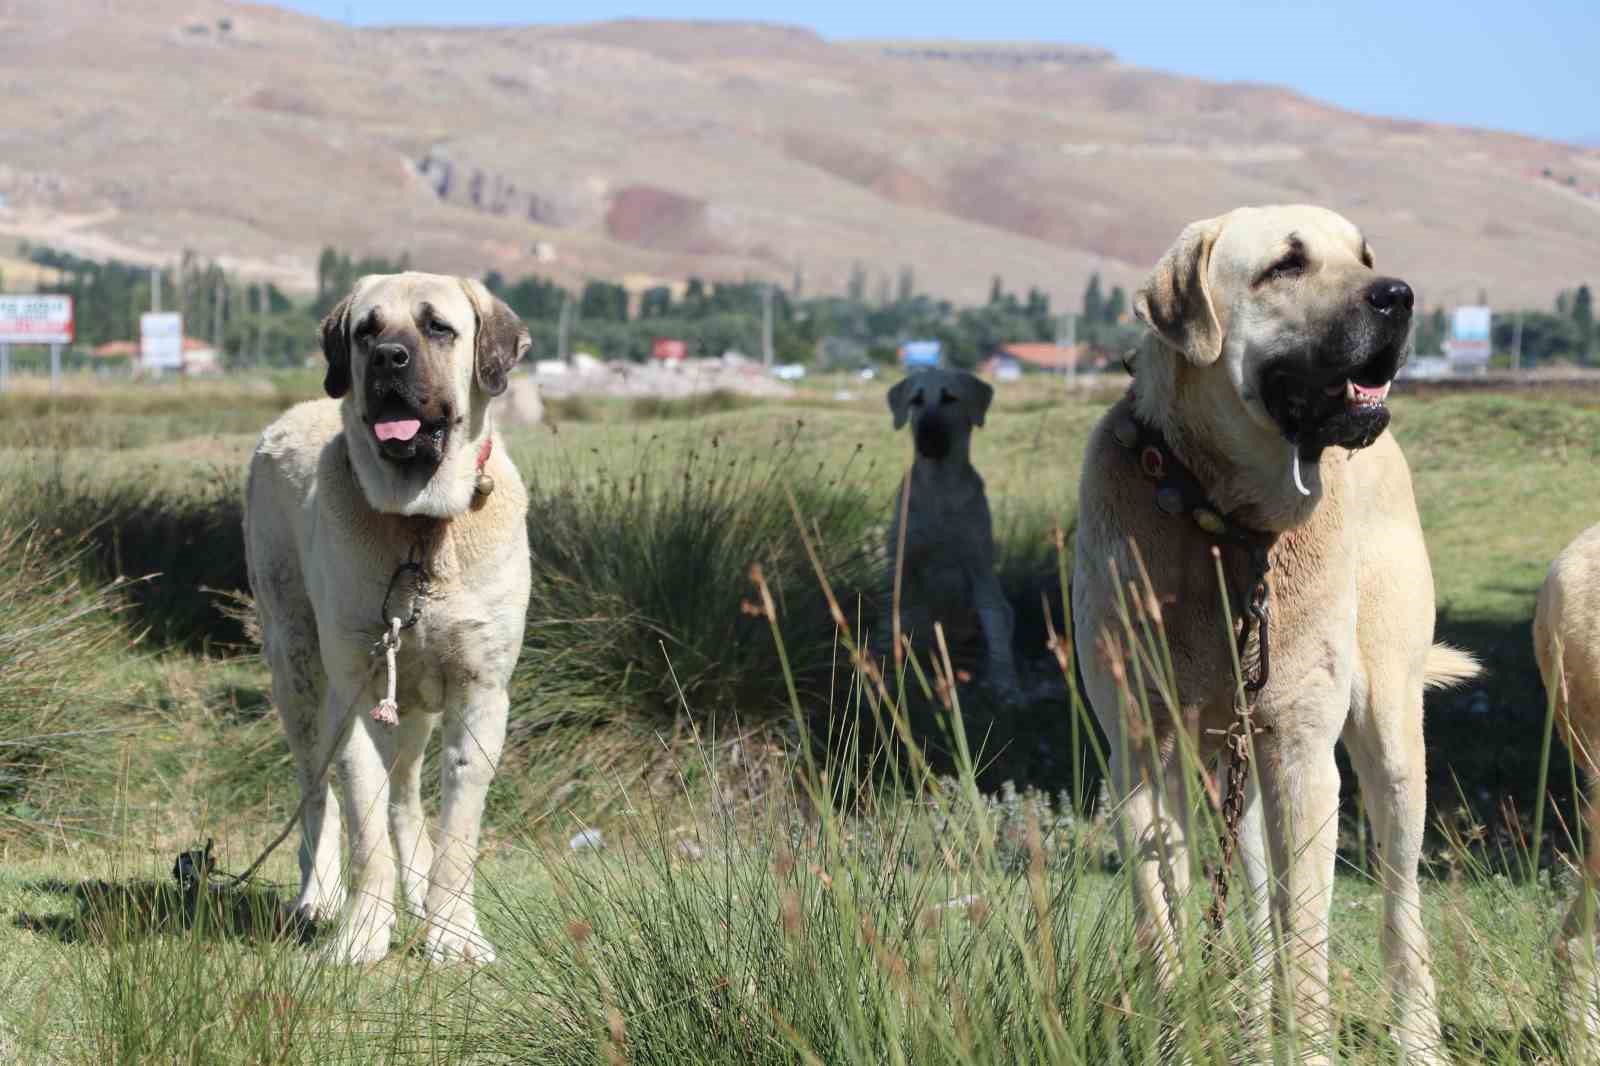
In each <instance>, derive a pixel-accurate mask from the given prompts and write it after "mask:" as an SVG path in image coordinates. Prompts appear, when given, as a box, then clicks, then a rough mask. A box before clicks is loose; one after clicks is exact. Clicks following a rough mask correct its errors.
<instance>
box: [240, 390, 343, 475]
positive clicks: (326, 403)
mask: <svg viewBox="0 0 1600 1066" xmlns="http://www.w3.org/2000/svg"><path fill="white" fill-rule="evenodd" d="M343 428H344V425H343V422H342V421H341V419H340V415H339V401H338V400H329V399H321V400H308V401H306V402H305V403H298V404H295V405H294V406H293V407H291V408H289V409H288V410H287V411H285V412H284V413H283V414H281V415H279V416H278V417H277V418H276V419H274V420H273V421H272V422H271V423H270V424H269V425H268V426H267V428H266V429H264V430H262V431H261V437H260V439H258V440H257V441H256V447H255V452H254V454H253V455H252V457H251V466H252V468H253V469H256V468H260V467H271V468H273V469H275V470H277V471H279V472H280V473H281V474H284V475H286V476H288V477H289V478H290V479H291V480H296V481H300V480H303V479H305V478H308V477H309V476H311V475H313V474H314V473H315V472H316V469H317V466H318V464H319V463H320V462H321V458H322V451H323V449H324V448H326V447H327V445H328V442H329V441H331V440H332V439H333V438H335V437H337V436H338V435H339V433H340V432H341V431H342V430H343Z"/></svg>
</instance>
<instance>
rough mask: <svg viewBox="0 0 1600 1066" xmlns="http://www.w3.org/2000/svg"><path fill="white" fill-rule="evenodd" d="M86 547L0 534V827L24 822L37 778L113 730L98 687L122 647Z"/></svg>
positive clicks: (108, 597)
mask: <svg viewBox="0 0 1600 1066" xmlns="http://www.w3.org/2000/svg"><path fill="white" fill-rule="evenodd" d="M83 552H84V548H83V546H82V545H81V543H79V544H75V543H73V542H70V541H64V540H62V539H60V538H54V537H49V536H44V535H41V534H39V533H38V532H36V531H34V530H32V529H27V528H23V529H16V528H12V529H0V826H3V825H4V823H6V822H8V821H11V820H13V819H20V820H22V821H28V820H30V819H31V817H32V815H33V814H34V813H35V807H34V803H33V801H34V800H36V799H37V797H36V796H34V795H33V794H32V791H31V790H32V789H33V787H34V786H35V785H36V784H37V783H38V781H39V780H40V778H41V777H42V776H43V774H44V772H45V771H47V770H50V769H53V768H56V767H59V766H60V765H62V764H63V763H64V762H65V761H66V760H67V759H68V758H69V757H70V756H71V755H72V753H73V752H75V751H77V750H79V749H80V748H82V747H83V745H84V744H85V743H86V742H87V741H88V740H89V738H91V737H93V736H96V735H98V734H101V733H104V732H105V731H106V730H108V729H110V728H114V727H115V724H116V723H114V722H113V721H111V720H109V719H107V717H106V716H105V711H104V707H103V706H102V702H103V701H102V699H101V693H99V692H98V691H97V683H98V680H99V679H100V678H101V677H102V676H103V675H104V669H105V657H106V656H107V654H108V653H111V652H112V651H113V649H115V648H116V647H117V646H118V645H122V644H125V643H126V642H127V636H126V631H125V629H124V627H123V625H122V624H121V622H120V620H119V619H118V617H117V614H118V612H119V610H120V609H121V602H122V601H121V597H120V595H119V590H117V589H116V588H115V587H114V586H111V587H95V586H92V585H89V584H86V583H85V581H84V579H83V577H82V576H81V575H82V572H83V560H82V555H83Z"/></svg>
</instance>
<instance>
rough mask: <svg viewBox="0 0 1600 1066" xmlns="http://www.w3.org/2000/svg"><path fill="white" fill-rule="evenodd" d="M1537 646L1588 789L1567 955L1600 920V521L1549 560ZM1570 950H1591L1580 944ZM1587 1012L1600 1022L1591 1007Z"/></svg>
mask: <svg viewBox="0 0 1600 1066" xmlns="http://www.w3.org/2000/svg"><path fill="white" fill-rule="evenodd" d="M1533 651H1534V654H1535V655H1536V656H1537V657H1538V659H1539V673H1540V675H1541V676H1543V678H1544V687H1545V691H1546V692H1548V693H1550V696H1551V698H1552V699H1554V700H1555V710H1556V724H1557V725H1559V726H1560V728H1561V739H1562V740H1563V741H1565V742H1566V745H1567V747H1568V748H1569V749H1570V750H1571V752H1572V757H1573V759H1574V761H1576V762H1577V764H1578V765H1579V766H1580V767H1582V768H1583V773H1584V777H1585V779H1586V781H1587V783H1588V790H1589V804H1588V809H1587V810H1586V811H1585V814H1584V821H1585V823H1586V824H1587V827H1588V839H1587V840H1585V841H1584V844H1585V846H1586V848H1587V854H1586V855H1585V861H1584V884H1583V888H1582V890H1581V891H1579V893H1578V898H1577V899H1575V900H1573V901H1572V906H1571V907H1570V908H1569V909H1568V911H1567V916H1566V920H1565V921H1564V922H1563V923H1562V926H1561V944H1560V947H1561V949H1562V950H1563V952H1564V953H1565V952H1566V951H1567V949H1568V947H1569V942H1571V941H1574V940H1576V939H1578V938H1580V937H1582V936H1583V935H1584V934H1590V935H1592V934H1593V931H1594V925H1593V924H1592V923H1595V922H1600V916H1597V915H1596V913H1595V911H1594V910H1592V909H1590V910H1588V913H1587V915H1586V914H1585V910H1586V905H1587V904H1588V901H1589V900H1590V899H1592V898H1593V894H1594V892H1595V890H1596V887H1597V886H1600V525H1595V526H1590V527H1589V528H1588V529H1587V530H1585V531H1584V532H1582V533H1580V534H1579V535H1578V537H1577V539H1576V540H1574V541H1573V542H1572V543H1571V544H1569V545H1567V546H1566V548H1565V549H1563V550H1562V552H1561V554H1560V555H1558V556H1556V558H1555V561H1554V562H1553V563H1551V564H1550V573H1549V575H1548V576H1546V577H1545V579H1544V586H1543V587H1542V588H1540V590H1539V602H1538V606H1537V607H1536V608H1535V609H1534V614H1533ZM1572 956H1573V957H1574V958H1578V957H1581V956H1589V957H1592V954H1591V953H1590V952H1588V951H1585V950H1583V949H1582V948H1579V949H1578V950H1576V951H1573V952H1572ZM1592 969H1593V968H1592V966H1590V967H1586V968H1585V977H1586V979H1587V980H1591V981H1592V980H1593V978H1594V975H1593V972H1592ZM1593 996H1594V993H1593V992H1592V991H1591V992H1590V993H1589V998H1591V999H1592V998H1593ZM1586 1015H1587V1016H1589V1017H1590V1018H1591V1023H1590V1024H1591V1026H1592V1027H1595V1028H1600V1024H1597V1021H1596V1019H1595V1018H1594V1007H1590V1008H1589V1009H1588V1010H1587V1011H1586Z"/></svg>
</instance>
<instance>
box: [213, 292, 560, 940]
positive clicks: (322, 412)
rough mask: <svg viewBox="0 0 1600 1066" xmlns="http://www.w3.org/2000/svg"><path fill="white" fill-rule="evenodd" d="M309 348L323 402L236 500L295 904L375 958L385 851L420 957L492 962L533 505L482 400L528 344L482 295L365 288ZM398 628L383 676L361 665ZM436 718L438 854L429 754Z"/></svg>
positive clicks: (293, 413) (286, 421) (276, 430)
mask: <svg viewBox="0 0 1600 1066" xmlns="http://www.w3.org/2000/svg"><path fill="white" fill-rule="evenodd" d="M322 343H323V351H324V352H325V353H326V355H327V358H328V373H327V379H326V382H325V387H326V390H327V392H328V395H329V396H330V397H332V398H331V399H327V400H316V401H312V402H310V403H304V404H300V405H299V406H297V407H294V408H292V409H291V410H289V411H288V412H286V413H285V414H284V415H283V416H282V417H281V418H279V419H278V420H277V421H276V422H274V423H273V424H272V425H271V426H269V427H267V430H266V432H265V433H263V434H262V436H261V442H260V444H259V445H257V447H256V451H255V455H254V457H253V458H252V459H251V461H250V478H249V483H248V486H247V487H246V490H245V496H246V499H245V519H244V531H245V547H246V551H247V559H248V563H249V570H250V587H251V589H252V590H253V591H254V593H255V597H256V607H257V610H258V611H259V614H260V618H261V632H262V645H263V652H264V654H265V657H266V660H267V663H268V665H269V666H270V667H271V668H272V698H273V702H274V703H276V704H277V707H278V714H279V716H280V717H281V718H282V720H283V726H284V730H285V732H286V733H287V734H288V739H289V748H290V750H291V751H292V752H293V754H294V759H295V765H296V767H297V769H298V771H299V778H300V787H301V789H302V790H303V791H304V794H305V799H306V804H305V813H304V816H303V819H302V829H303V833H304V836H303V839H302V842H301V847H300V895H299V898H298V899H297V900H296V905H297V908H298V909H299V910H300V911H301V912H302V913H304V914H305V915H307V916H308V917H331V916H333V915H334V914H336V913H337V912H338V911H340V910H341V908H342V909H343V911H344V913H343V916H342V920H341V922H340V925H339V929H338V932H337V934H336V936H335V939H334V942H333V950H334V952H335V954H336V956H337V957H339V958H342V959H345V960H348V961H351V962H368V961H374V960H377V959H381V958H383V956H384V955H385V954H386V953H387V952H388V950H389V941H390V934H391V933H392V931H393V929H394V924H395V909H394V899H395V880H396V868H395V867H396V855H395V850H394V849H395V847H396V846H398V848H399V875H400V880H401V881H402V883H403V885H404V888H405V901H406V904H407V905H408V907H409V909H410V910H411V912H412V913H413V914H415V915H416V916H417V917H418V918H419V919H421V920H422V921H424V922H425V923H426V927H427V932H426V937H427V939H426V943H425V945H424V946H425V948H426V950H427V952H428V955H429V956H430V957H431V958H434V959H436V960H441V961H451V960H460V959H470V960H474V961H477V962H489V961H492V960H493V959H494V950H493V948H492V947H491V946H490V944H489V942H488V941H487V940H486V939H485V938H484V936H483V932H482V930H481V929H479V927H478V918H477V912H476V910H475V909H474V906H473V865H474V863H475V862H476V859H477V849H478V830H479V822H480V820H481V818H482V815H483V803H484V795H485V793H486V792H487V790H488V788H489V782H490V780H491V779H492V778H493V777H494V772H495V767H496V764H497V763H498V762H499V759H500V750H501V747H502V746H503V744H504V741H505V732H506V713H507V707H508V701H507V695H506V684H507V682H508V681H509V680H510V677H511V670H512V668H513V667H514V666H515V665H516V662H517V655H518V653H519V652H520V651H521V648H522V627H523V620H524V616H525V614H526V612H527V606H528V573H529V566H528V531H527V525H526V518H527V515H526V512H527V507H528V501H527V495H526V492H525V491H524V489H523V485H522V481H521V478H520V477H519V476H518V474H517V470H516V467H515V466H513V465H512V463H511V460H510V459H509V458H507V456H506V452H505V449H504V448H502V447H501V446H500V441H499V439H498V437H497V436H496V435H495V432H494V424H493V422H492V420H491V410H490V401H491V400H492V399H493V398H494V397H496V396H498V395H500V394H501V393H502V392H504V391H505V388H506V375H507V373H508V372H509V371H510V369H511V368H512V366H513V365H514V364H515V363H516V362H517V360H518V359H520V358H521V357H522V355H523V353H524V352H526V351H527V349H528V346H529V342H528V332H527V330H526V329H524V328H523V326H522V323H521V321H520V320H519V319H518V318H517V316H516V315H515V314H513V313H512V312H511V310H510V308H508V307H506V305H505V304H503V303H501V302H500V301H499V300H497V299H495V298H494V297H493V296H491V295H490V294H489V292H488V290H486V289H485V288H484V287H483V286H482V285H480V284H479V283H478V282H476V281H471V280H465V279H459V278H452V277H440V276H437V275H433V274H396V275H385V276H371V277H365V278H362V279H361V280H360V281H359V282H357V283H356V286H355V288H354V289H353V290H352V291H351V292H350V294H349V295H348V296H346V297H345V298H344V300H342V301H341V302H340V303H339V305H338V306H337V307H335V308H334V309H333V311H332V312H331V313H330V314H329V315H328V317H327V319H326V320H325V321H324V322H323V326H322ZM391 627H394V628H395V629H397V630H398V638H399V647H398V650H397V651H396V652H395V654H394V655H393V659H392V663H393V666H392V672H391V671H386V670H385V669H383V667H384V665H385V656H384V655H383V654H381V653H377V654H375V652H377V651H378V649H379V647H380V644H381V642H382V641H383V638H384V635H385V632H386V631H387V630H389V629H390V628H391ZM369 712H370V713H369ZM352 718H353V721H352ZM441 720H442V721H443V723H444V748H443V752H442V756H441V758H440V760H439V767H440V775H441V779H442V780H441V791H442V795H443V811H442V814H441V817H440V824H439V830H438V835H437V839H436V840H435V839H430V836H429V833H428V828H427V824H426V822H425V820H424V817H423V813H422V800H421V790H422V756H423V749H424V748H425V747H426V746H427V742H428V738H429V736H430V735H431V734H432V733H433V730H434V727H435V726H436V725H438V724H439V723H440V721H441ZM330 752H331V753H332V754H331V761H332V766H333V767H334V768H335V769H336V770H337V779H338V782H339V786H340V788H339V790H338V791H339V795H338V796H337V797H336V796H335V794H334V789H333V787H332V784H331V782H330V781H329V780H328V778H327V776H326V775H325V773H324V771H325V770H326V769H327V767H328V765H329V762H330ZM335 803H336V804H337V807H338V808H339V809H341V810H342V812H343V815H344V824H345V832H346V833H347V834H348V836H349V838H350V844H351V857H350V866H349V870H348V882H346V879H345V877H344V876H343V874H344V871H342V870H341V865H340V832H339V823H338V820H337V818H334V817H330V816H329V815H330V813H331V812H330V807H331V806H333V805H334V804H335ZM391 830H392V831H393V840H392V841H391V838H390V832H391ZM346 884H348V893H347V892H346ZM347 897H348V898H347Z"/></svg>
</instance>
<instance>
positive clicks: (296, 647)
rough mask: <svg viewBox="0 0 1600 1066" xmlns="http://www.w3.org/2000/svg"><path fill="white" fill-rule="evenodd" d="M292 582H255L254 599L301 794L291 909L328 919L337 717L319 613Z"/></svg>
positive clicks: (340, 894) (338, 902)
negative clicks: (330, 767)
mask: <svg viewBox="0 0 1600 1066" xmlns="http://www.w3.org/2000/svg"><path fill="white" fill-rule="evenodd" d="M297 581H298V572H296V575H295V577H294V578H293V581H290V582H283V581H280V582H277V583H276V586H277V587H274V588H272V589H270V590H269V589H268V588H266V587H262V586H259V585H258V586H257V597H256V604H257V611H258V612H259V616H260V620H261V632H262V654H263V657H264V658H265V659H266V661H267V666H268V667H269V668H270V669H271V671H272V702H273V705H274V706H275V707H276V708H277V711H278V717H279V719H280V720H281V721H282V723H283V732H284V736H285V738H286V739H287V740H288V742H289V751H290V754H292V755H293V756H294V764H295V774H296V776H297V777H298V778H299V782H300V792H301V795H302V796H303V797H304V799H305V810H304V812H303V813H302V815H301V818H300V831H301V835H300V894H299V895H298V896H296V897H295V901H294V910H295V912H296V913H297V914H299V915H301V916H302V917H304V918H307V919H310V920H312V921H317V920H323V919H329V918H332V917H333V916H335V915H336V914H338V913H339V909H340V907H342V906H343V905H344V886H343V882H342V880H341V878H340V874H339V858H340V856H339V850H340V834H339V818H338V812H339V807H338V801H337V799H336V797H335V795H334V789H333V784H332V782H331V781H330V780H329V774H328V773H327V772H326V766H327V762H328V746H329V745H330V744H332V743H333V742H334V741H335V739H336V737H335V736H334V735H333V734H334V733H336V732H337V731H338V729H339V723H337V722H329V721H328V720H326V719H325V718H324V717H323V703H324V700H325V696H326V692H327V686H328V679H327V674H326V672H325V671H324V670H323V666H322V657H321V655H320V654H319V651H318V646H317V626H316V618H315V616H314V615H313V614H312V610H311V604H310V603H309V602H307V601H306V600H305V599H304V597H303V596H298V595H295V594H294V592H297V591H298V585H297V584H294V582H297ZM291 587H292V589H293V590H294V592H291V591H290V589H291ZM319 770H320V771H323V772H322V773H321V775H320V776H319V775H318V771H319ZM330 812H331V816H330Z"/></svg>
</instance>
